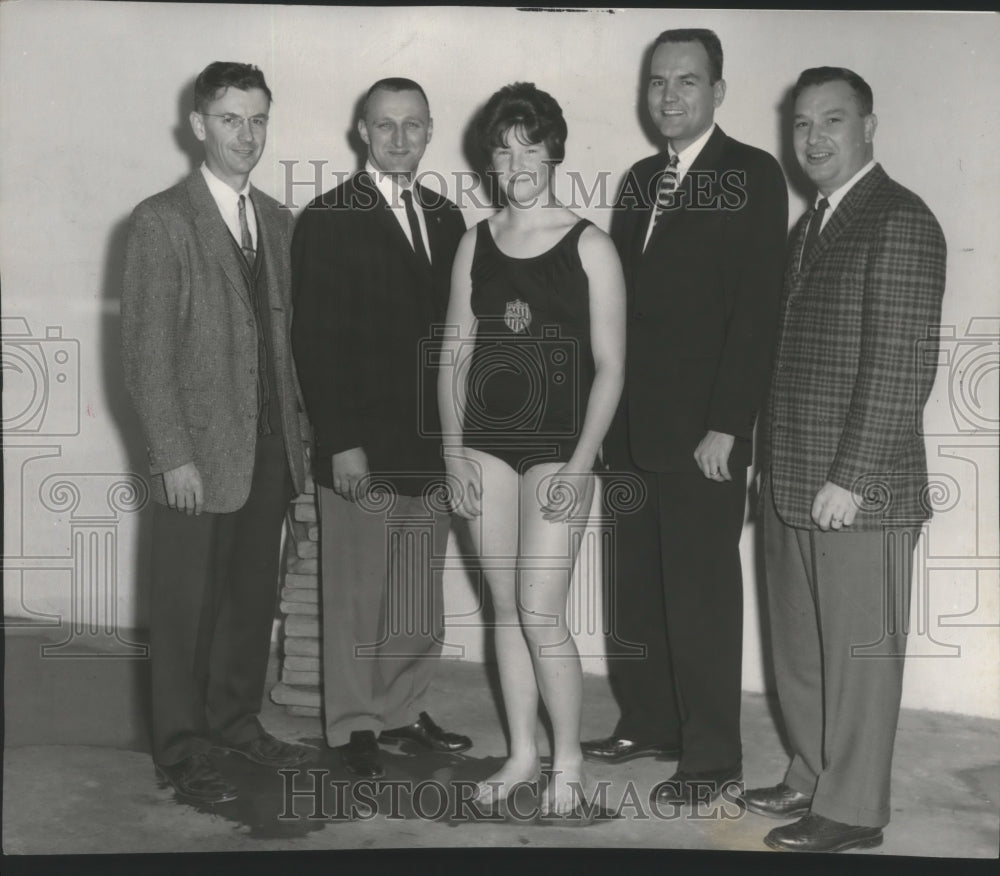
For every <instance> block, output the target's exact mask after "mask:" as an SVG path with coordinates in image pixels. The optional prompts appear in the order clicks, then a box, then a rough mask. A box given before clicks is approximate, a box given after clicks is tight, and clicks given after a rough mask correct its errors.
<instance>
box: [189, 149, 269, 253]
mask: <svg viewBox="0 0 1000 876" xmlns="http://www.w3.org/2000/svg"><path fill="white" fill-rule="evenodd" d="M201 175H202V176H203V177H205V182H206V183H208V190H209V191H210V192H211V193H212V199H213V200H214V201H215V204H216V206H217V207H218V208H219V212H220V213H221V214H222V219H223V221H224V222H225V223H226V228H228V229H229V233H230V234H232V235H233V239H234V240H235V241H236V243H237V245H239V246H241V247H242V246H243V232H242V231H240V195H245V196H246V199H247V200H246V204H247V206H246V211H247V225H249V226H250V237H251V238H252V239H253V248H254V249H255V250H256V249H257V214H256V213H255V212H254V209H253V201H252V200H251V199H250V181H249V180H247V184H246V185H245V186H243V190H242V191H239V192H237V191H234V190H233V189H232V188H231V187H230V186H229V185H227V184H226V183H224V182H223V181H222V180H221V179H219V178H218V177H217V176H216V175H215V174H214V173H212V171H210V170H209V169H208V165H207V164H204V163H202V165H201Z"/></svg>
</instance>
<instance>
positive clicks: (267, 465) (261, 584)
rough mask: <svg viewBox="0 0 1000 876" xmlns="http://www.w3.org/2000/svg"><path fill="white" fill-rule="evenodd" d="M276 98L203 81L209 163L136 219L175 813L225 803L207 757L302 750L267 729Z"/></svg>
mask: <svg viewBox="0 0 1000 876" xmlns="http://www.w3.org/2000/svg"><path fill="white" fill-rule="evenodd" d="M270 103H271V92H270V90H269V89H268V87H267V84H266V83H265V81H264V76H263V74H262V73H261V72H260V70H258V69H257V68H256V67H252V66H250V65H247V64H236V63H228V62H216V63H213V64H210V65H209V66H208V67H206V68H205V70H203V71H202V73H201V74H200V75H199V77H198V79H197V81H196V83H195V109H194V111H193V112H192V113H191V126H192V129H193V130H194V133H195V136H196V137H197V138H198V139H199V140H200V141H202V143H203V144H204V146H205V163H204V164H203V165H202V166H201V167H200V168H199V169H198V170H195V171H194V172H193V173H192V174H191V175H190V176H188V177H187V178H186V179H184V180H182V181H181V182H179V183H178V184H177V185H175V186H174V187H173V188H170V189H167V190H166V191H164V192H160V193H159V194H157V195H154V196H153V197H151V198H148V199H147V200H145V201H143V202H142V203H141V204H139V206H138V207H136V209H135V211H134V212H133V214H132V218H131V221H130V224H129V232H128V242H127V246H126V254H125V277H124V285H123V289H122V302H121V313H122V363H123V366H124V371H125V379H126V384H127V386H128V389H129V393H130V394H131V396H132V400H133V402H134V404H135V408H136V411H137V412H138V414H139V419H140V421H141V423H142V427H143V432H144V433H145V437H146V445H147V448H148V453H149V464H150V473H151V480H152V495H153V499H154V504H153V517H152V526H153V538H152V541H153V545H152V547H153V557H152V569H151V600H150V652H151V659H152V712H153V723H152V736H153V740H152V741H153V759H154V761H155V763H156V765H157V770H158V773H159V774H160V776H161V778H163V779H164V780H166V781H167V782H168V783H169V784H171V785H172V786H173V787H174V789H175V790H176V792H177V794H178V795H179V797H181V799H185V800H188V801H193V802H198V803H217V802H222V801H225V800H231V799H233V798H234V797H235V796H236V789H235V788H234V787H233V786H232V785H231V784H230V783H229V782H228V781H227V780H226V779H224V778H223V776H222V775H221V774H220V773H219V772H218V771H217V769H216V767H215V765H214V764H213V762H212V761H211V760H210V758H209V751H210V749H211V748H212V746H213V745H216V746H221V747H223V748H226V749H228V750H231V751H236V752H238V753H240V754H242V755H243V756H244V757H247V758H249V759H250V760H252V761H254V762H256V763H259V764H263V765H266V766H270V767H280V766H291V765H294V764H296V763H299V762H301V761H302V760H303V759H304V758H305V756H306V754H307V751H308V750H307V749H305V748H304V747H302V746H297V745H290V744H288V743H285V742H282V741H280V740H278V739H275V738H274V737H272V736H270V735H269V734H268V733H266V732H265V731H264V729H263V728H262V727H261V726H260V723H259V722H258V720H257V714H258V712H259V711H260V706H261V700H262V697H263V693H264V676H265V672H266V669H267V658H268V651H269V646H270V638H271V627H272V623H273V619H274V605H275V598H276V595H277V594H276V588H277V581H278V562H279V549H280V539H281V528H282V523H283V520H284V514H285V510H286V508H287V506H288V502H289V500H290V499H291V497H292V495H293V490H297V491H301V489H302V487H303V485H304V480H305V460H304V452H303V443H302V435H301V434H300V427H299V405H298V390H297V384H296V379H295V374H294V371H293V366H292V357H291V351H290V349H289V331H290V329H289V326H290V323H291V312H290V311H291V306H290V296H291V279H290V268H289V253H288V250H289V246H290V239H291V215H290V214H289V213H288V211H287V210H284V209H282V208H281V207H280V205H279V204H278V203H277V202H276V201H274V200H273V199H271V198H269V197H267V195H265V194H264V193H263V192H260V191H258V190H257V189H255V188H253V187H252V186H251V185H250V183H249V176H250V171H251V170H253V168H254V166H255V165H256V164H257V161H258V160H259V159H260V155H261V151H262V150H263V148H264V142H265V139H266V136H267V113H268V110H269V108H270Z"/></svg>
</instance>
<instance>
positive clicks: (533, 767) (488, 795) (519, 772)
mask: <svg viewBox="0 0 1000 876" xmlns="http://www.w3.org/2000/svg"><path fill="white" fill-rule="evenodd" d="M539 773H540V766H539V763H538V755H537V754H533V755H523V756H521V755H519V756H517V757H509V758H507V760H506V761H505V763H504V765H503V766H502V767H501V768H500V769H499V770H497V772H495V773H494V774H493V775H492V776H490V777H489V778H488V779H485V780H484V781H482V782H480V783H479V786H478V788H477V793H476V797H475V802H476V803H479V804H481V805H483V806H493V805H495V804H496V803H499V802H500V801H501V800H506V799H507V797H508V795H509V794H511V793H513V791H514V790H516V788H517V786H518V785H520V784H525V783H530V782H537V781H538V776H539Z"/></svg>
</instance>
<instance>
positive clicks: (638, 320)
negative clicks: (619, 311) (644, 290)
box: [632, 310, 643, 322]
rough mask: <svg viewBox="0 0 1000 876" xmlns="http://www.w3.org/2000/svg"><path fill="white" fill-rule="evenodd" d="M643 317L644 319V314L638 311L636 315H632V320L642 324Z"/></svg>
mask: <svg viewBox="0 0 1000 876" xmlns="http://www.w3.org/2000/svg"><path fill="white" fill-rule="evenodd" d="M642 317H643V312H642V311H641V310H637V311H636V312H635V313H633V314H632V319H634V320H635V321H636V322H642Z"/></svg>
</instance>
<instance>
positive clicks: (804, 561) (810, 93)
mask: <svg viewBox="0 0 1000 876" xmlns="http://www.w3.org/2000/svg"><path fill="white" fill-rule="evenodd" d="M794 97H795V115H794V120H793V139H794V143H795V154H796V157H797V158H798V161H799V164H800V165H801V166H802V169H803V170H804V171H805V173H806V175H807V176H808V177H809V178H810V179H811V180H812V182H813V183H814V184H815V185H816V188H817V189H818V190H819V193H818V195H817V196H816V202H815V206H814V208H813V209H812V210H809V211H808V212H807V213H805V214H804V215H803V216H802V218H801V219H800V221H799V223H798V225H797V226H796V229H795V232H794V234H793V241H794V243H793V246H792V247H791V252H790V256H789V263H788V269H787V271H786V274H785V290H784V298H783V303H782V311H781V318H780V320H779V325H780V328H779V340H778V352H777V359H776V363H775V369H774V375H773V378H772V382H771V398H770V407H769V415H768V441H767V446H768V451H767V453H766V454H765V459H764V461H763V465H762V484H763V488H762V495H761V503H762V506H763V518H764V558H765V563H766V569H767V595H768V609H769V615H770V622H771V647H772V652H773V656H774V669H775V680H776V683H777V688H778V697H779V700H780V703H781V712H782V715H783V717H784V722H785V727H786V729H787V731H788V739H789V742H790V744H791V749H792V762H791V765H790V766H789V768H788V772H787V773H786V774H785V778H784V781H783V782H781V783H779V784H778V785H777V786H775V787H771V788H759V789H754V790H750V791H747V793H746V796H745V800H746V805H747V807H748V808H749V809H750V810H751V811H753V812H758V813H761V814H763V815H769V816H772V817H775V818H795V817H797V816H801V817H800V818H799V820H798V821H796V822H794V823H793V824H789V825H784V826H782V827H778V828H776V829H774V830H772V831H771V832H770V833H769V834H768V835H767V837H766V839H765V842H766V843H767V844H768V845H769V846H771V847H773V848H780V849H797V850H803V851H816V852H832V851H841V850H843V849H849V848H854V847H862V848H869V847H872V846H877V845H879V844H880V843H881V842H882V827H883V826H884V825H886V824H887V823H888V821H889V812H890V807H889V774H890V768H891V763H892V748H893V740H894V737H895V734H896V721H897V719H898V716H899V701H900V696H901V692H902V681H903V659H904V654H905V649H906V630H907V628H908V626H909V592H910V572H911V565H912V554H913V547H914V545H915V543H916V540H917V538H918V536H919V534H920V528H921V525H922V523H923V521H924V520H926V518H927V517H929V516H930V510H929V508H928V507H927V501H926V488H927V460H926V455H925V450H924V440H923V437H922V435H921V418H922V414H923V407H924V403H925V402H926V400H927V397H928V395H929V393H930V390H931V385H932V384H933V382H934V367H933V365H931V366H928V365H927V364H926V363H924V362H923V361H922V359H921V356H920V355H919V353H920V350H919V342H920V341H921V340H922V339H926V338H927V337H928V335H929V333H933V332H935V331H936V329H937V327H938V324H939V321H940V314H941V298H942V295H943V293H944V283H945V241H944V237H943V235H942V234H941V229H940V227H939V225H938V223H937V220H935V218H934V216H933V214H932V213H931V212H930V210H928V209H927V207H926V205H925V204H924V203H923V201H921V200H920V198H918V197H917V196H916V195H915V194H913V193H912V192H910V191H909V190H907V189H905V188H903V187H902V186H901V185H899V184H898V183H895V182H893V181H892V180H891V179H889V177H888V176H887V175H886V173H885V171H884V170H883V169H882V167H881V165H879V164H877V163H876V162H875V160H874V158H873V139H874V136H875V126H876V123H877V119H876V117H875V115H874V114H873V113H872V105H873V102H872V92H871V88H870V87H869V86H868V84H867V83H866V82H865V81H864V80H863V79H862V78H861V77H860V76H858V75H857V74H856V73H853V72H851V71H850V70H845V69H843V68H840V67H818V68H813V69H809V70H806V71H804V72H803V73H802V75H801V76H800V77H799V80H798V82H797V83H796V85H795V89H794Z"/></svg>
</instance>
